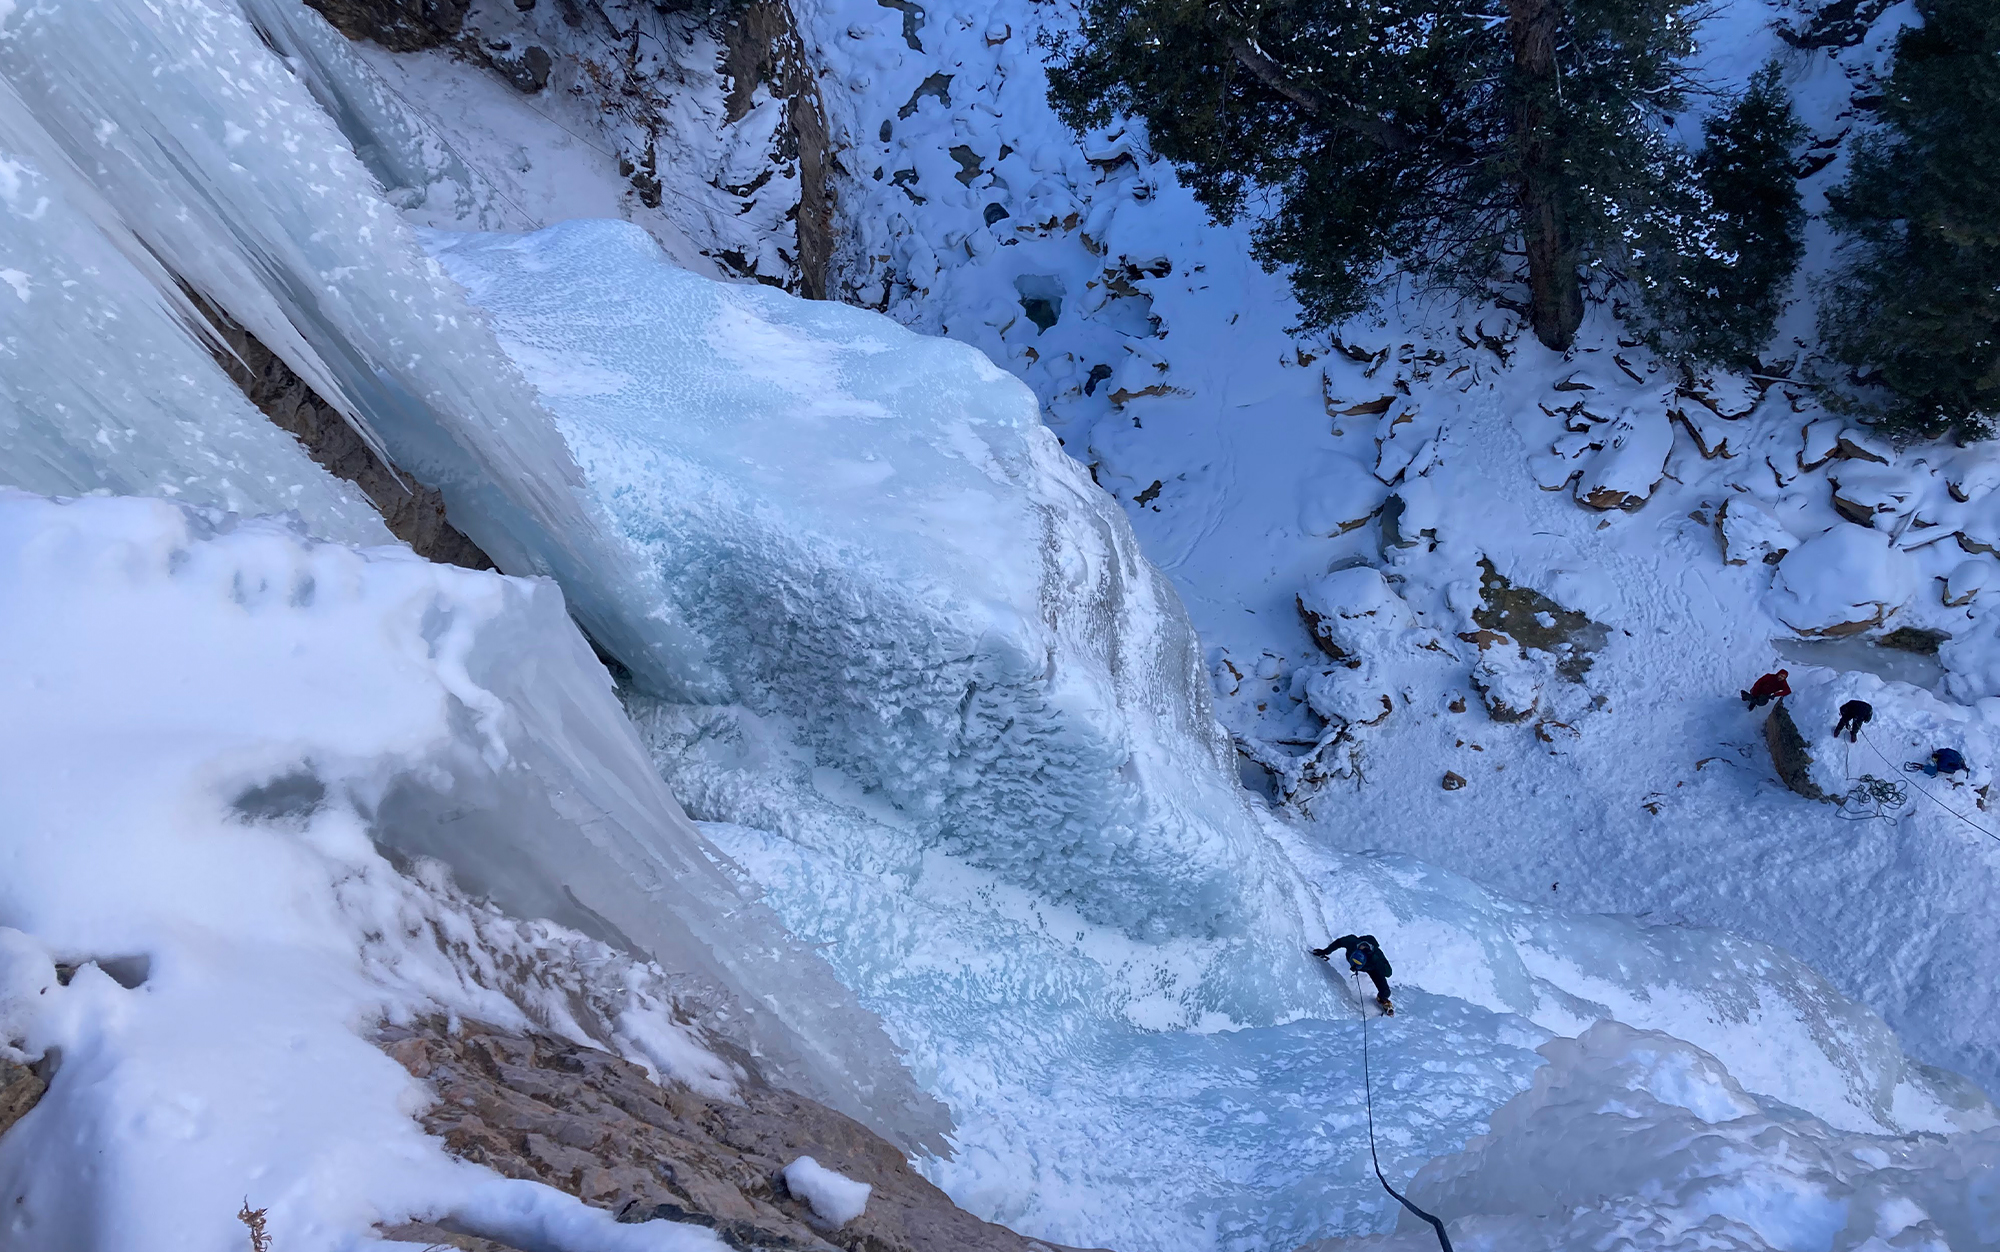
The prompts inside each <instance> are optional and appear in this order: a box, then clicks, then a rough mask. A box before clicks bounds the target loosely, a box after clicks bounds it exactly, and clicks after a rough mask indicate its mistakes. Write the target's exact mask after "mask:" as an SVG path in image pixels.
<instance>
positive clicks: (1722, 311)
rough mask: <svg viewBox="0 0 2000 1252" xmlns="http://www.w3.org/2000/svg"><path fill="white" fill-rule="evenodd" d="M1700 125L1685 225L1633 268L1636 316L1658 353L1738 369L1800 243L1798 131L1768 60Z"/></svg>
mask: <svg viewBox="0 0 2000 1252" xmlns="http://www.w3.org/2000/svg"><path fill="white" fill-rule="evenodd" d="M1703 131H1704V132H1705V142H1704V143H1703V145H1702V149H1701V152H1700V153H1699V154H1697V155H1696V156H1695V157H1694V158H1693V162H1692V173H1693V182H1692V185H1691V187H1690V189H1689V195H1688V199H1689V204H1688V206H1687V211H1686V213H1685V216H1684V221H1685V223H1686V228H1685V229H1684V230H1683V231H1682V232H1681V234H1680V238H1679V239H1678V240H1677V241H1676V240H1673V239H1669V238H1662V239H1660V240H1658V241H1657V243H1656V244H1655V246H1654V247H1653V248H1651V249H1649V253H1650V256H1649V258H1642V260H1645V259H1651V260H1652V264H1650V265H1644V266H1642V267H1641V268H1639V269H1638V271H1637V272H1638V277H1639V280H1640V283H1641V286H1642V287H1643V289H1644V291H1645V303H1644V307H1643V308H1642V309H1641V311H1640V314H1639V316H1640V319H1641V321H1642V324H1643V325H1644V326H1645V329H1646V332H1647V339H1648V341H1649V342H1650V343H1652V345H1653V346H1654V348H1656V349H1657V350H1658V351H1659V352H1660V353H1661V355H1663V356H1668V357H1672V358H1676V359H1680V360H1688V361H1695V362H1701V363H1704V364H1717V365H1727V366H1731V367H1733V368H1738V369H1748V368H1753V367H1755V365H1756V364H1757V351H1758V349H1760V348H1762V347H1763V346H1764V344H1765V343H1767V342H1769V340H1770V338H1771V332H1772V329H1773V328H1774V326H1775V325H1776V323H1777V320H1778V313H1779V312H1780V310H1781V308H1782V306H1783V301H1784V293H1785V288H1786V286H1787V285H1788V284H1789V282H1790V280H1791V276H1792V273H1793V271H1794V270H1796V269H1797V268H1798V264H1799V255H1800V253H1801V252H1802V251H1803V249H1804V241H1803V239H1802V238H1801V233H1802V231H1803V230H1804V228H1805V217H1806V215H1805V209H1804V207H1803V205H1802V204H1801V196H1800V195H1799V185H1798V180H1797V178H1796V177H1795V175H1794V169H1793V163H1792V151H1793V149H1795V148H1796V147H1797V146H1798V145H1799V143H1800V142H1801V141H1802V140H1804V138H1805V133H1806V132H1805V127H1803V126H1802V125H1800V124H1799V120H1798V117H1797V115H1796V114H1794V113H1793V111H1792V101H1791V97H1790V95H1788V94H1787V93H1786V91H1785V88H1784V85H1783V84H1782V83H1781V82H1780V81H1779V79H1778V67H1777V65H1776V64H1775V63H1773V64H1771V65H1767V66H1765V67H1764V69H1763V70H1762V71H1761V72H1759V73H1758V75H1757V76H1756V77H1755V78H1753V79H1751V80H1750V85H1749V89H1748V90H1747V91H1745V92H1744V93H1743V95H1742V96H1741V97H1740V98H1739V99H1737V100H1736V101H1735V103H1734V104H1733V106H1732V107H1730V108H1729V109H1728V110H1726V111H1724V112H1721V113H1718V114H1716V115H1714V116H1713V117H1710V118H1709V119H1708V121H1707V122H1706V123H1705V124H1704V126H1703ZM1670 225H1671V224H1663V226H1670Z"/></svg>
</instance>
